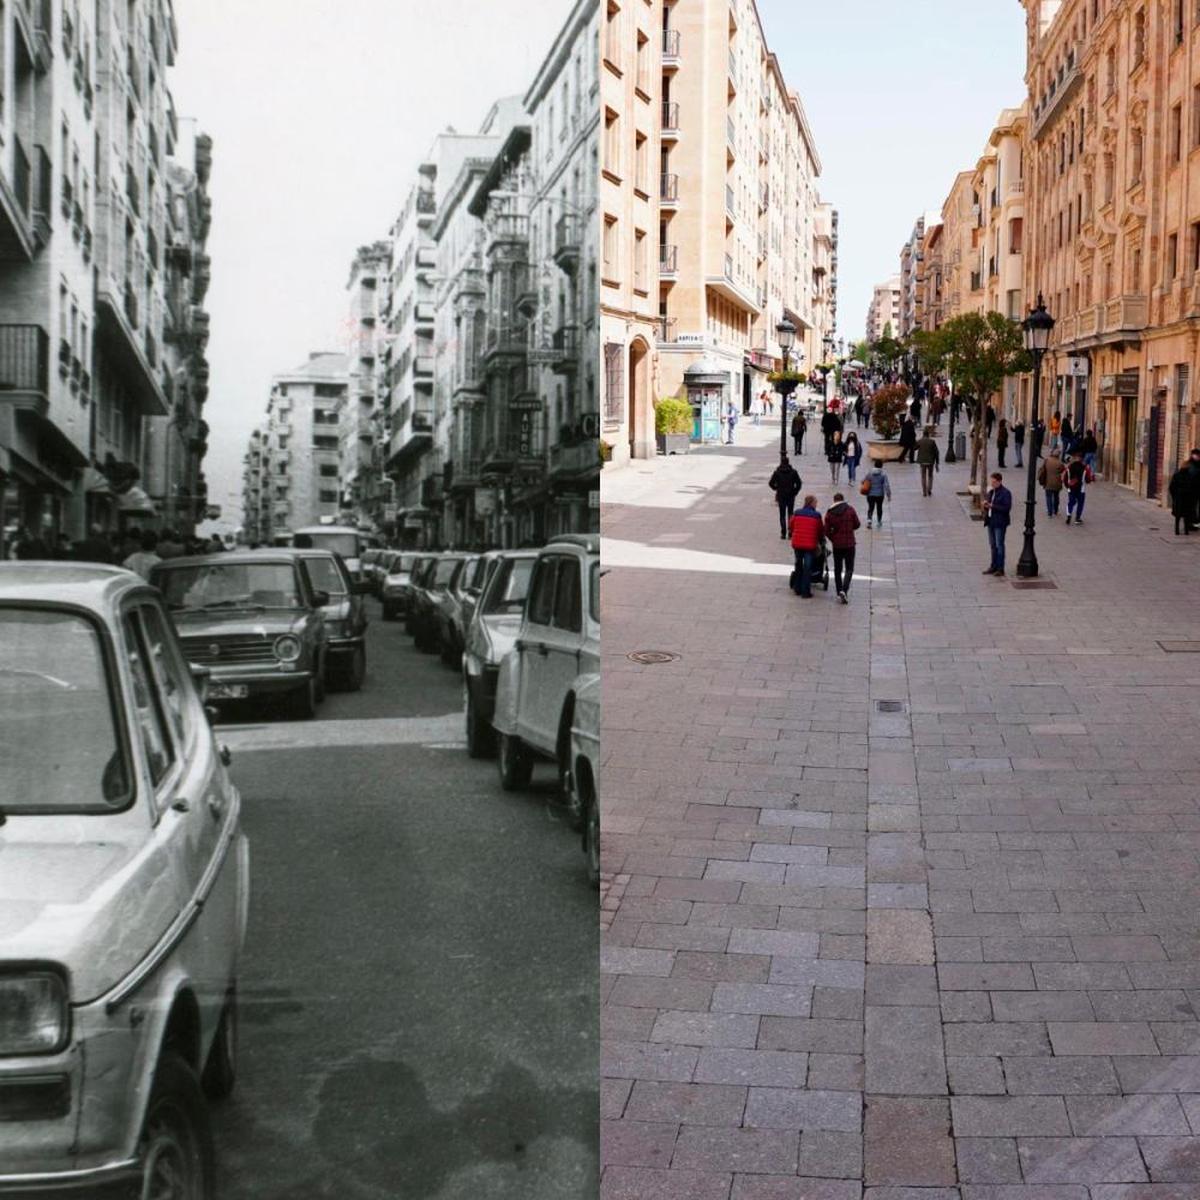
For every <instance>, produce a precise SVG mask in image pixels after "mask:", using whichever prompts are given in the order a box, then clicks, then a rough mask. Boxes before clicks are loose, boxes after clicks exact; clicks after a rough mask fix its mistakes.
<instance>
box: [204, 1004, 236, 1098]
mask: <svg viewBox="0 0 1200 1200" xmlns="http://www.w3.org/2000/svg"><path fill="white" fill-rule="evenodd" d="M237 1046H238V1006H237V986H236V985H234V986H233V987H231V988H230V989H229V993H228V994H227V995H226V997H225V1007H224V1008H223V1009H222V1010H221V1020H220V1022H219V1023H218V1025H217V1035H216V1037H214V1038H213V1044H212V1047H211V1049H210V1050H209V1052H208V1061H207V1062H206V1063H205V1064H204V1073H203V1074H202V1075H201V1076H200V1085H201V1087H203V1088H204V1094H205V1095H206V1096H207V1097H208V1098H209V1099H210V1100H224V1099H225V1098H226V1097H227V1096H228V1095H229V1094H230V1093H231V1092H232V1091H233V1085H234V1084H235V1083H236V1082H237Z"/></svg>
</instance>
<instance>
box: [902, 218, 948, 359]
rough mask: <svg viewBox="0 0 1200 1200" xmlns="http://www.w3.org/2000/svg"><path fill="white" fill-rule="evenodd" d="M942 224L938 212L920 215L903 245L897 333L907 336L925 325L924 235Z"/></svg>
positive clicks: (927, 234)
mask: <svg viewBox="0 0 1200 1200" xmlns="http://www.w3.org/2000/svg"><path fill="white" fill-rule="evenodd" d="M940 224H941V215H940V214H938V213H926V214H925V215H924V216H920V217H918V218H917V221H916V224H915V225H914V226H913V230H912V233H911V234H909V237H908V241H906V242H905V243H904V245H903V246H902V247H901V249H900V324H899V327H898V329H897V330H896V331H895V336H896V337H900V338H906V337H908V336H909V335H910V334H911V333H912V332H913V331H914V330H917V329H923V328H924V327H925V239H926V237H928V236H929V235H930V234H931V233H932V232H933V230H934V228H935V227H937V226H938V225H940Z"/></svg>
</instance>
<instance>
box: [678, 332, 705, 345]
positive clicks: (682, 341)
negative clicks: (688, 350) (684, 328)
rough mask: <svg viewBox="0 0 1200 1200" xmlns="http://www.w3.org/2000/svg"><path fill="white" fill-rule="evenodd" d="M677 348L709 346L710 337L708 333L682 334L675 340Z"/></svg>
mask: <svg viewBox="0 0 1200 1200" xmlns="http://www.w3.org/2000/svg"><path fill="white" fill-rule="evenodd" d="M675 344H676V345H677V346H707V345H708V344H709V336H708V334H707V333H681V334H679V335H678V336H677V337H676V338H675Z"/></svg>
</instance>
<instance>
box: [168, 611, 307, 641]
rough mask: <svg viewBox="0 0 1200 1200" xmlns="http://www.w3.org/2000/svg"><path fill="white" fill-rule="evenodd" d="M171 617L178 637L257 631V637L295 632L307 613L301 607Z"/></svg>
mask: <svg viewBox="0 0 1200 1200" xmlns="http://www.w3.org/2000/svg"><path fill="white" fill-rule="evenodd" d="M171 616H172V617H173V618H174V620H175V628H176V629H177V630H178V631H179V636H180V637H184V638H193V637H212V638H222V637H235V636H237V635H238V634H241V635H246V634H257V635H259V636H261V637H270V636H272V635H274V636H278V635H279V634H282V633H295V632H297V631H298V630H299V629H300V627H301V626H302V625H303V624H304V621H305V618H306V617H307V616H308V613H307V612H306V611H305V610H304V609H287V610H281V611H278V612H265V613H263V612H253V613H247V612H243V613H211V612H206V613H201V612H187V611H178V612H173V613H172V614H171Z"/></svg>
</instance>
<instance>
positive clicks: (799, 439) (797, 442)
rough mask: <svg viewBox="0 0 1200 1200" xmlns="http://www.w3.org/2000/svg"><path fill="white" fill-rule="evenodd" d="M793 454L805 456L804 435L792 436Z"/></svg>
mask: <svg viewBox="0 0 1200 1200" xmlns="http://www.w3.org/2000/svg"><path fill="white" fill-rule="evenodd" d="M792 453H793V454H803V453H804V434H802V433H794V434H792Z"/></svg>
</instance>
